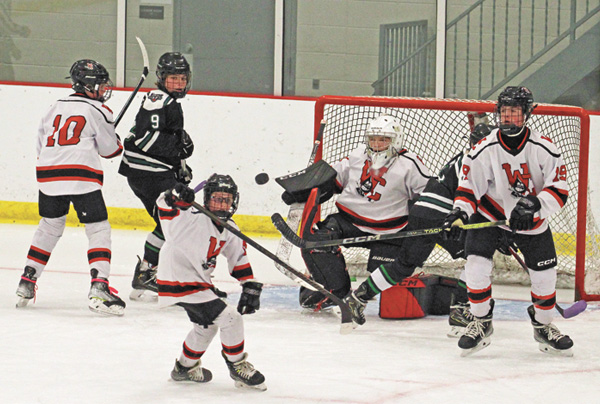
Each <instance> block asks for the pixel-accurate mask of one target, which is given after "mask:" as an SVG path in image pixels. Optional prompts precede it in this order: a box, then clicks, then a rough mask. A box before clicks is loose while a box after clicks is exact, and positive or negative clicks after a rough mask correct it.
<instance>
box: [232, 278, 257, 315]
mask: <svg viewBox="0 0 600 404" xmlns="http://www.w3.org/2000/svg"><path fill="white" fill-rule="evenodd" d="M262 287H263V284H262V283H260V282H256V281H246V282H244V283H243V284H242V294H241V296H240V302H239V303H238V307H237V311H238V313H240V314H252V313H254V312H255V311H256V310H258V309H259V308H260V292H262Z"/></svg>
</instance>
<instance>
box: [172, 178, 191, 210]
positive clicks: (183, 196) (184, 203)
mask: <svg viewBox="0 0 600 404" xmlns="http://www.w3.org/2000/svg"><path fill="white" fill-rule="evenodd" d="M195 196H196V195H195V194H194V190H193V189H192V188H189V187H187V186H185V185H183V184H179V183H178V184H175V186H174V187H173V188H171V189H169V190H167V191H166V192H165V202H166V204H167V205H169V206H170V207H172V208H174V209H181V210H186V209H189V208H190V206H192V202H194V198H195Z"/></svg>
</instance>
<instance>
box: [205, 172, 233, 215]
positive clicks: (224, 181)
mask: <svg viewBox="0 0 600 404" xmlns="http://www.w3.org/2000/svg"><path fill="white" fill-rule="evenodd" d="M215 192H225V193H228V194H230V195H232V196H233V203H232V204H231V206H230V207H229V210H227V211H213V210H211V212H212V213H214V214H215V215H217V217H219V218H220V219H222V220H225V221H227V220H229V219H230V218H231V216H233V214H234V213H235V212H236V210H237V208H238V202H239V200H240V194H239V192H238V187H237V185H236V184H235V182H234V181H233V178H231V177H230V176H229V175H221V174H213V175H211V176H210V178H209V179H208V180H207V181H206V185H205V186H204V207H205V208H206V209H208V210H210V207H209V206H210V198H211V196H212V194H213V193H215Z"/></svg>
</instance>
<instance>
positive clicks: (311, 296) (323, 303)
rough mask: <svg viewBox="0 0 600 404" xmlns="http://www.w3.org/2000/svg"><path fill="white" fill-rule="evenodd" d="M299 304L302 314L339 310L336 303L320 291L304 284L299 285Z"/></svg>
mask: <svg viewBox="0 0 600 404" xmlns="http://www.w3.org/2000/svg"><path fill="white" fill-rule="evenodd" d="M299 300H300V306H302V309H303V310H302V313H303V314H314V313H331V312H333V313H334V314H335V310H334V309H337V311H339V308H338V307H337V305H336V304H335V303H334V302H332V301H331V299H329V298H328V297H327V296H325V295H323V294H322V293H321V292H317V291H314V290H310V289H307V288H305V287H304V286H302V287H300V298H299Z"/></svg>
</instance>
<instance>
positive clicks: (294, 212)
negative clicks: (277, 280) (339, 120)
mask: <svg viewBox="0 0 600 404" xmlns="http://www.w3.org/2000/svg"><path fill="white" fill-rule="evenodd" d="M325 126H327V123H326V121H325V120H322V121H321V125H320V126H319V131H318V133H317V138H316V139H315V142H314V144H313V148H312V151H311V153H310V158H309V159H308V164H307V165H306V166H307V167H309V166H310V165H312V164H313V163H314V162H315V158H316V157H317V151H318V150H319V146H320V145H321V142H322V141H323V132H324V131H325ZM303 210H304V203H293V204H292V205H291V206H290V210H289V212H288V214H287V226H288V227H289V229H290V231H291V232H293V233H294V234H296V232H297V231H298V227H299V225H300V219H301V218H302V211H303ZM292 248H293V245H292V243H290V241H289V240H288V239H286V238H285V237H282V238H281V239H280V240H279V245H278V246H277V252H276V255H277V257H279V258H280V259H281V260H282V261H284V262H286V263H288V262H289V261H290V255H291V254H292ZM275 267H277V269H278V270H279V271H280V272H281V273H283V274H284V275H286V276H289V275H288V274H287V273H286V272H287V270H286V269H285V267H284V266H283V265H281V264H279V263H277V262H275ZM296 279H299V278H296ZM302 286H304V287H308V288H309V289H312V290H315V289H313V288H312V287H311V286H310V285H308V286H307V285H306V284H304V285H302Z"/></svg>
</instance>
